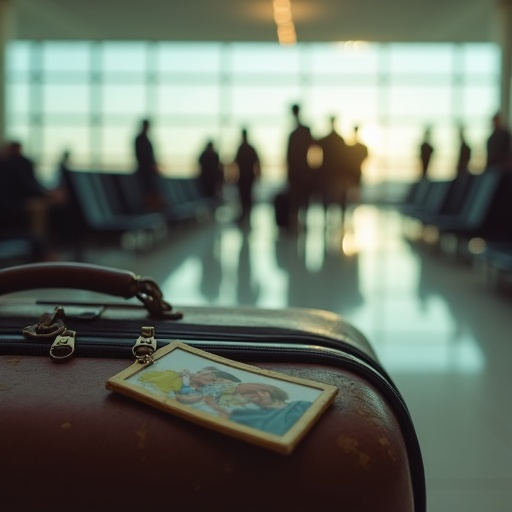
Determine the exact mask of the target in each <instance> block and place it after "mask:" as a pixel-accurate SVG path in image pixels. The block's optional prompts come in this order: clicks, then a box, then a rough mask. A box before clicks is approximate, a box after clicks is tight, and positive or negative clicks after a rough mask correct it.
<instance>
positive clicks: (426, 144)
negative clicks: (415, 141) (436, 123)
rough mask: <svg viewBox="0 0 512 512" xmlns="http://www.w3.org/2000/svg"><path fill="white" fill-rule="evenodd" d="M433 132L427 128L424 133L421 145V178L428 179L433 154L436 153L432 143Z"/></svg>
mask: <svg viewBox="0 0 512 512" xmlns="http://www.w3.org/2000/svg"><path fill="white" fill-rule="evenodd" d="M431 136H432V130H431V128H430V127H427V128H425V131H424V132H423V141H422V143H421V145H420V161H421V177H422V178H426V177H427V174H428V167H429V164H430V159H431V158H432V153H433V152H434V146H432V143H431Z"/></svg>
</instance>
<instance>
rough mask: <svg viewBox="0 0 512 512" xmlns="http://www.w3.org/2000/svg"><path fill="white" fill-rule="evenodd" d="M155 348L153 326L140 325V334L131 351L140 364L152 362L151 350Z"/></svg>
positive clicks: (153, 350)
mask: <svg viewBox="0 0 512 512" xmlns="http://www.w3.org/2000/svg"><path fill="white" fill-rule="evenodd" d="M156 349H157V342H156V340H155V328H154V327H148V326H146V327H142V329H141V335H140V336H139V337H138V338H137V341H136V342H135V345H133V347H132V353H133V355H134V356H135V358H136V359H137V362H138V363H140V364H150V363H152V362H153V352H155V350H156Z"/></svg>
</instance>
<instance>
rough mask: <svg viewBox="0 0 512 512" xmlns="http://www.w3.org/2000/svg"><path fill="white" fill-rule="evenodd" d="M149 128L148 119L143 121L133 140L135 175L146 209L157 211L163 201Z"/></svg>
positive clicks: (158, 170) (163, 204)
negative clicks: (135, 163)
mask: <svg viewBox="0 0 512 512" xmlns="http://www.w3.org/2000/svg"><path fill="white" fill-rule="evenodd" d="M150 127H151V123H150V121H149V119H143V120H142V121H141V125H140V131H139V133H138V134H137V135H136V137H135V140H134V150H135V159H136V162H137V168H136V170H135V173H136V175H137V178H138V182H139V186H140V187H141V190H142V194H143V196H144V203H145V206H146V208H147V209H148V210H150V211H158V210H161V209H162V208H164V206H165V200H164V198H163V196H162V194H161V192H160V169H159V167H158V164H157V161H156V158H155V152H154V149H153V144H152V142H151V140H150V138H149V130H150Z"/></svg>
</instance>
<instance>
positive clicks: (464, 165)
mask: <svg viewBox="0 0 512 512" xmlns="http://www.w3.org/2000/svg"><path fill="white" fill-rule="evenodd" d="M470 160H471V147H470V146H469V144H468V143H467V142H466V137H465V135H464V128H463V127H462V126H459V156H458V158H457V169H456V171H457V174H461V173H463V172H467V171H469V162H470Z"/></svg>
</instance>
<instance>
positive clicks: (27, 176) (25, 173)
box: [0, 141, 66, 260]
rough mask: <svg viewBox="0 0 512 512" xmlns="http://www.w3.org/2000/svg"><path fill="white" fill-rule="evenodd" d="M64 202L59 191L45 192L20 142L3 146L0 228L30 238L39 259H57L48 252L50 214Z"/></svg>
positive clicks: (53, 254) (58, 189)
mask: <svg viewBox="0 0 512 512" xmlns="http://www.w3.org/2000/svg"><path fill="white" fill-rule="evenodd" d="M65 202H66V195H65V193H64V192H63V191H62V190H61V189H60V188H56V189H53V190H51V189H48V188H46V187H45V186H44V185H43V184H42V183H41V182H40V181H39V180H38V179H37V176H36V172H35V165H34V162H33V161H32V160H31V159H29V158H28V157H27V156H25V154H24V152H23V145H22V144H21V142H18V141H12V142H10V143H8V144H6V146H5V147H4V149H3V151H2V157H1V159H0V225H1V226H2V228H3V229H6V230H7V231H8V232H9V233H11V234H13V233H16V234H19V235H20V236H21V235H22V236H25V237H26V238H28V239H30V240H31V241H32V242H33V245H34V248H35V254H37V258H38V259H42V260H53V259H56V254H55V253H54V252H53V251H52V250H51V249H50V237H51V235H52V233H51V229H52V224H51V215H52V212H53V210H55V209H57V208H59V207H61V206H62V205H64V204H65Z"/></svg>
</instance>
